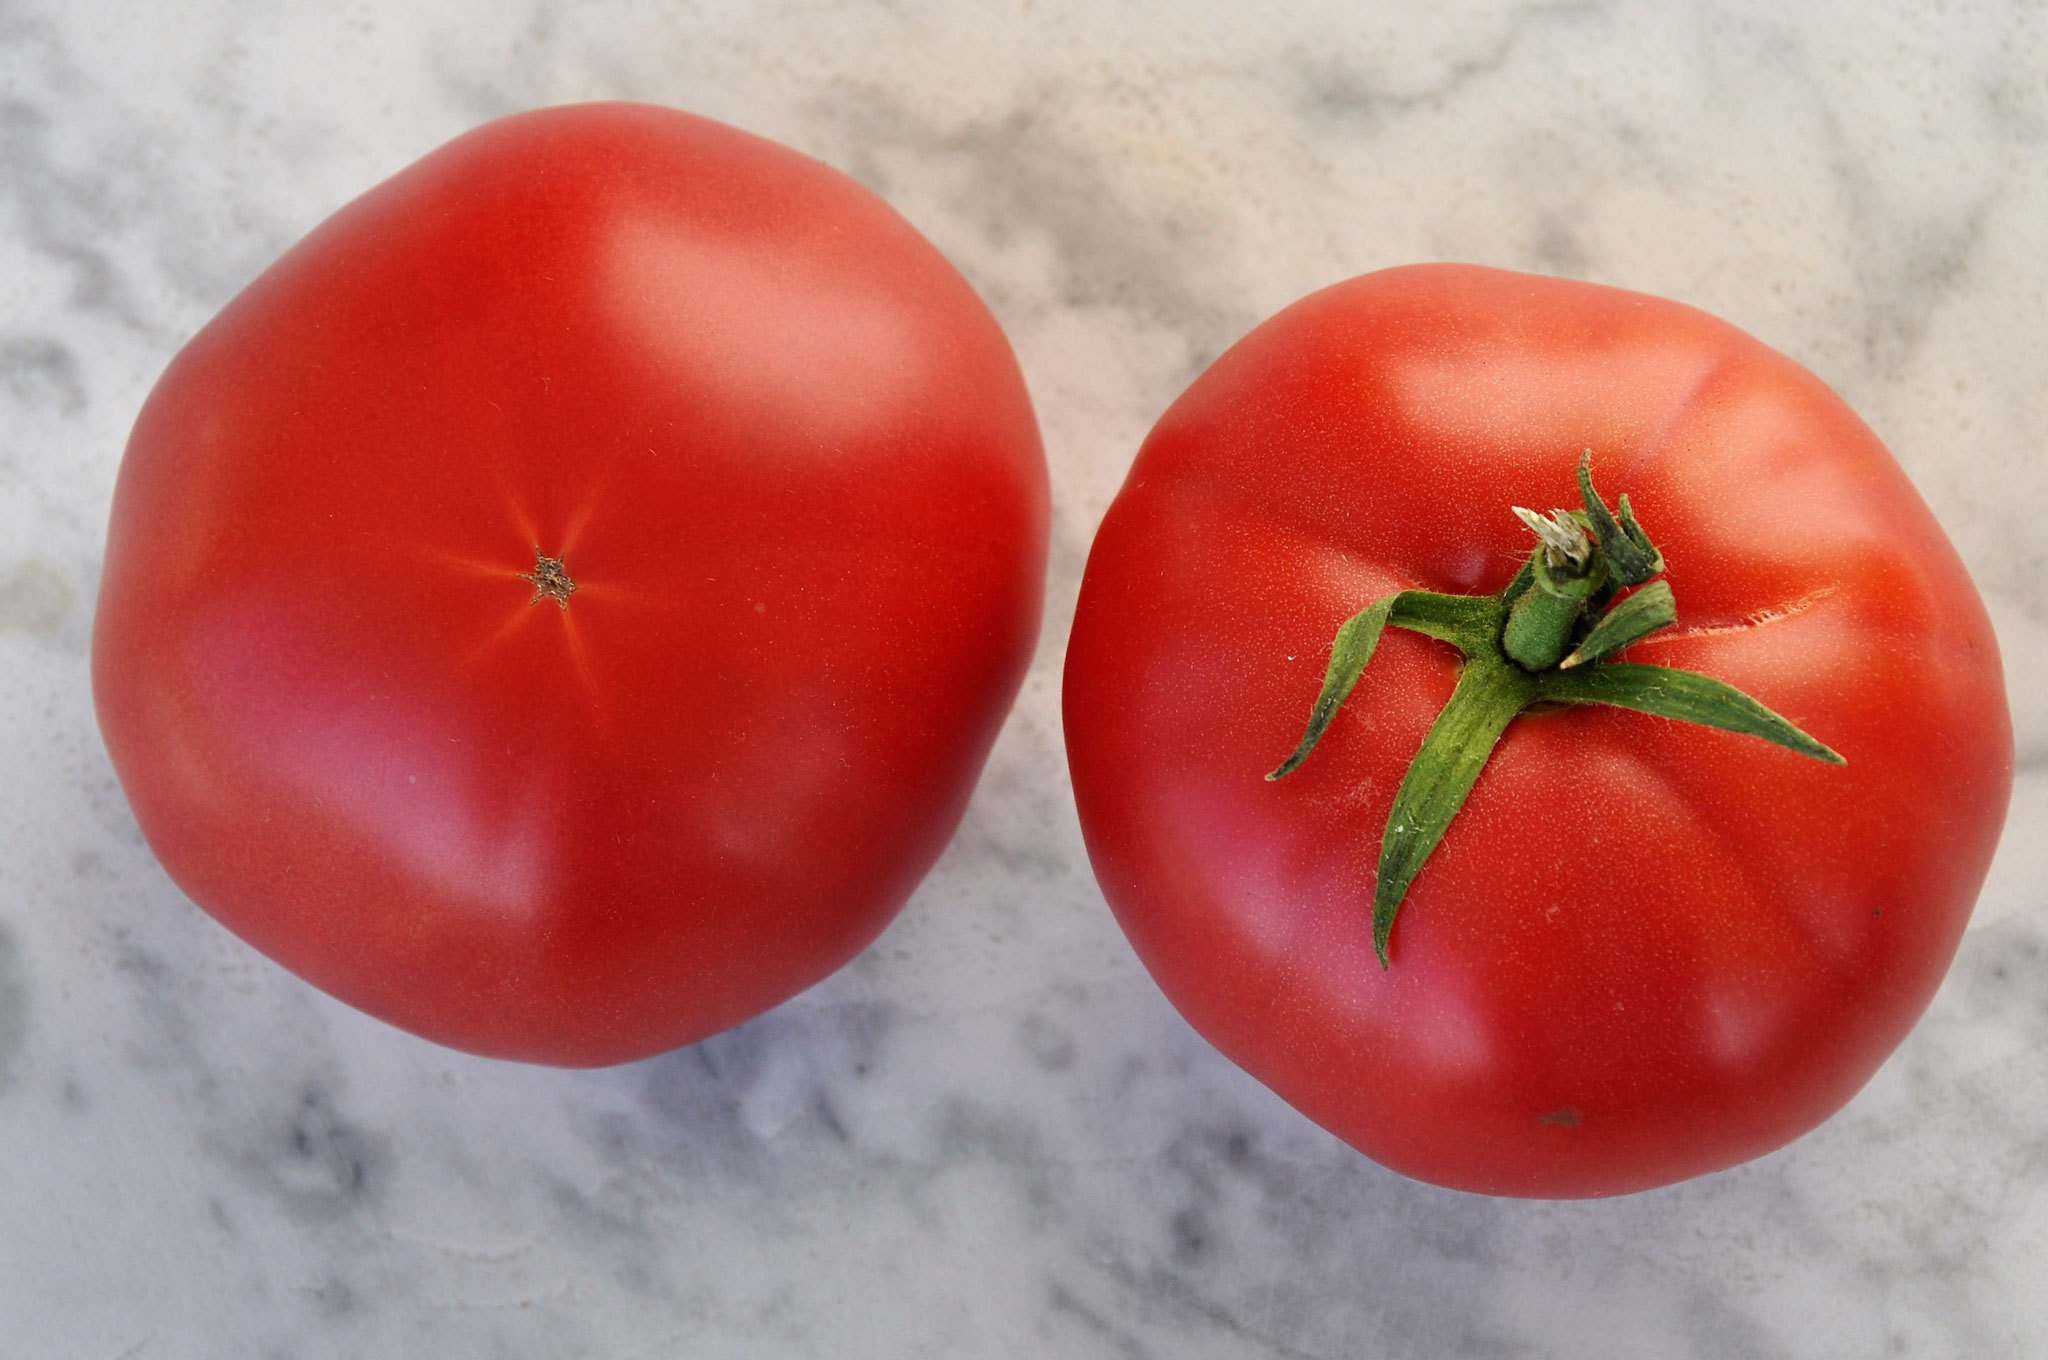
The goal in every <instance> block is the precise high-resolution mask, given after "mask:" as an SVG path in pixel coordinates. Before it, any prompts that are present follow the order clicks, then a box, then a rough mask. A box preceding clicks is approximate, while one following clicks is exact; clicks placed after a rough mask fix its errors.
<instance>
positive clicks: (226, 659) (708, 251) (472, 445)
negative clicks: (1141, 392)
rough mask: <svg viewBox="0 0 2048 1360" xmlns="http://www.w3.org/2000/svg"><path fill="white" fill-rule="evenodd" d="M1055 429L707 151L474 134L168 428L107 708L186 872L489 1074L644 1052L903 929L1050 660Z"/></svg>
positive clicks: (730, 139) (108, 613)
mask: <svg viewBox="0 0 2048 1360" xmlns="http://www.w3.org/2000/svg"><path fill="white" fill-rule="evenodd" d="M1047 518H1048V505H1047V486H1046V473H1045V465H1044V460H1043V456H1042V454H1041V452H1040V448H1039V442H1038V433H1037V427H1036V424H1035V422H1034V419H1033V416H1032V412H1031V407H1030V404H1029V400H1028V398H1027V396H1026V393H1025V390H1024V386H1023V382H1022V379H1021V376H1020V374H1019V372H1018V370H1017V366H1016V363H1015V360H1014V358H1013V357H1012V355H1011V352H1010V350H1009V347H1008V345H1007V343H1006V342H1005V340H1004V339H1003V337H1002V335H1001V333H1000V331H999V329H998V328H997V326H996V324H995V322H994V320H993V319H992V318H991V317H990V315H989V314H988V312H987V310H986V309H985V308H984V307H983V306H982V304H981V303H980V301H979V300H978V299H977V298H976V297H975V296H974V294H973V292H972V291H971V290H970V289H969V288H968V286H967V284H966V283H965V282H964V281H963V280H962V279H961V278H960V277H959V275H958V274H957V273H956V272H955V271H954V270H953V269H952V268H951V267H950V266H948V265H947V264H946V262H945V261H944V260H943V259H942V258H941V257H940V256H939V255H938V253H937V252H936V251H935V250H933V249H932V247H931V246H930V245H929V244H928V243H927V242H926V241H924V239H923V238H922V237H920V236H919V235H918V234H917V233H916V232H915V231H914V230H913V229H912V228H911V227H910V226H908V225H907V224H906V223H905V222H904V221H903V220H902V219H901V218H900V217H898V216H897V215H896V214H895V213H894V212H892V211H891V210H890V209H889V208H888V207H887V206H885V205H884V204H883V203H882V202H881V201H880V200H879V199H878V198H876V197H875V196H874V195H873V194H871V193H869V192H868V191H867V190H865V189H863V188H861V187H860V186H859V185H857V184H855V183H854V182H853V181H851V180H849V179H847V178H845V177H844V176H842V175H840V174H838V173H836V172H834V171H832V170H830V169H828V168H827V167H825V166H823V165H821V164H819V163H818V162H816V161H813V160H811V159H809V158H808V157H805V156H801V155H799V154H797V153H795V152H793V151H790V150H788V149H786V148H783V147H780V146H776V145H774V144H772V143H769V142H766V141H763V140H760V139H758V138H755V137H752V136H749V135H747V134H745V133H742V132H739V131H736V130H734V129H731V128H728V127H724V126H721V125H719V124H716V123H712V122H708V121H706V120H703V119H699V118H694V117H691V116H688V115H685V114H681V113H677V112H673V111H669V110H662V109H656V108H649V107H643V106H632V105H587V106H579V107H569V108H561V109H553V110H547V111H542V112H537V113H531V114H523V115H519V116H516V117H512V118H507V119H503V120H501V121H499V122H496V123H492V124H489V125H486V126H485V127H483V128H480V129H478V130H476V131H474V132H472V133H470V134H468V135H467V136H464V137H462V138H459V139H458V140H456V141H455V142H453V143H451V144H449V145H448V146H446V147H444V148H442V149H441V150H439V151H437V152H435V153H434V154H432V155H431V156H429V157H427V158H426V159H425V160H423V161H421V162H419V163H418V164H416V165H414V166H412V167H411V168H409V169H407V170H405V171H404V172H402V173H400V174H399V175H398V176H396V177H395V178H393V179H391V180H389V181H388V182H386V183H384V184H382V185H380V186H379V187H377V188H376V189H374V190H372V191H371V192H370V193H368V194H366V195H365V196H364V197H362V198H361V199H359V200H357V201H356V202H354V203H352V204H350V205H349V206H347V207H346V208H344V209H343V210H342V211H340V212H339V213H337V214H336V215H335V216H334V217H333V218H332V219H330V220H329V221H327V222H326V223H324V224H323V225H321V226H320V227H319V228H318V229H317V230H315V231H314V232H313V233H312V234H311V235H310V236H308V237H307V238H306V239H305V240H304V241H303V242H301V243H300V244H299V245H298V246H296V247H295V248H294V249H293V250H291V251H290V252H289V253H288V254H287V255H285V256H284V257H283V258H282V259H281V260H279V261H278V263H277V264H276V265H274V266H273V267H272V268H271V269H270V270H269V271H267V272H266V273H265V274H263V275H262V276H261V277H260V278H258V279H257V280H256V281H255V282H254V283H253V284H251V285H250V287H249V288H248V289H247V290H246V291H245V292H243V293H242V294H241V295H240V296H239V297H237V298H236V299H235V300H234V301H233V302H232V303H230V304H229V306H228V307H227V308H226V309H225V310H224V311H223V312H222V313H221V314H220V316H219V317H217V318H216V319H215V320H214V321H213V322H212V323H210V324H209V325H208V326H207V327H206V328H205V329H204V330H202V331H201V332H200V333H199V334H198V335H197V336H196V337H195V338H194V339H193V340H192V342H191V343H190V345H188V346H187V347H186V348H185V350H184V351H183V352H182V353H180V354H179V356H178V357H177V359H176V360H175V361H174V362H173V363H172V365H171V367H170V368H169V370H168V371H167V372H166V373H165V375H164V377H163V379H162V380H161V382H160V383H159V384H158V386H157V388H156V390H155V391H154V393H153V394H152V395H151V397H150V399H149V401H148V403H147V405H146V406H145V408H144V410H143V412H142V415H141V417H140V419H139V420H138V422H137V425H136V428H135V432H134V435H133V437H132V439H131V442H130V444H129V447H128V452H127V456H126V459H125V461H124V462H123V465H122V469H121V474H120V479H119V483H118V486H117V489H116V492H115V498H114V508H113V517H112V524H111V527H110V530H109V533H108V544H107V560H106V570H105V576H104V581H103V585H102V589H101V597H100V608H99V614H98V617H97V621H96V625H95V633H94V639H93V676H94V686H95V694H96V699H97V704H98V709H99V714H100V720H101V726H102V729H103V732H104V734H105V737H106V741H107V747H108V750H109V752H110V754H111V756H112V758H113V761H114V765H115V769H116V771H117V772H118V774H119V776H120V778H121V781H122V784H123V786H124V788H125V789H126V790H127V792H128V795H129V797H130V800H131V801H132V803H133V805H134V808H135V812H136V816H137V819H138V820H139V822H140V823H141V826H142V829H143V831H144V833H145V835H146V836H147V838H148V840H149V842H150V844H151V846H152V847H153V848H154V849H155V850H156V852H157V854H158V855H159V856H160V858H161V859H162V861H163V863H164V865H165V867H166V869H167V870H168V871H169V872H170V874H171V876H172V877H173V878H174V879H175V880H176V881H177V882H178V883H179V884H180V885H181V886H182V887H184V888H185V889H186V891H187V892H189V893H190V894H191V896H192V897H193V898H194V899H195V900H196V901H198V902H199V903H200V904H201V905H202V906H204V907H205V908H206V909H207V910H208V911H210V912H211V913H213V914H214V915H215V916H216V917H218V918H219V919H220V920H221V921H222V922H223V923H225V924H226V925H227V926H228V927H229V928H230V929H232V930H234V931H235V932H236V933H237V934H239V935H241V936H243V937H244V938H245V939H247V940H248V941H249V942H251V943H252V944H254V945H255V946H256V947H257V948H259V949H261V950H262V951H264V952H265V953H267V954H269V955H270V956H272V957H273V958H275V959H277V960H278V961H279V962H281V963H283V964H284V965H285V966H286V967H288V968H291V969H292V970H294V971H295V972H297V973H299V974H301V975H302V976H304V977H306V978H307V979H309V980H311V981H312V982H314V983H316V984H317V985H319V986H321V987H323V988H325V989H326V990H328V991H330V992H332V993H333V994H334V995H336V996H338V997H340V998H342V999H343V1000H345V1001H348V1002H351V1003H353V1004H355V1005H357V1006H359V1007H361V1008H363V1009H365V1010H367V1011H370V1012H372V1013H373V1014H376V1015H379V1016H381V1017H383V1018H384V1019H386V1020H389V1021H391V1022H393V1023H395V1024H398V1025H401V1026H403V1027H405V1028H407V1029H409V1030H412V1031H415V1032H417V1033H419V1034H422V1035H426V1036H428V1037H429V1038H433V1039H436V1040H439V1041H441V1042H443V1043H446V1044H450V1045H453V1046H455V1047H458V1048H463V1049H468V1050H471V1051H474V1052H478V1053H485V1054H493V1055H499V1056H504V1057H512V1058H521V1059H528V1060H533V1061H540V1062H549V1063H559V1064H568V1065H587V1064H601V1063H610V1062H618V1061H622V1060H626V1059H630V1058H635V1057H640V1056H644V1055H647V1054H650V1053H655V1052H659V1051H661V1050H664V1049H668V1048H671V1047H674V1046H676V1045H680V1044H684V1043H688V1042H690V1041H692V1040H695V1039H698V1038H700V1037H703V1036H704V1035H706V1034H710V1033H713V1032H715V1031H717V1030H720V1029H723V1028H725V1027H727V1026H730V1025H732V1024H734V1023H736V1022H738V1021H740V1020H742V1019H744V1018H746V1017H747V1016H749V1015H751V1014H754V1013H755V1012H758V1011H760V1010H762V1009H764V1008H766V1007H768V1006H770V1005H773V1004H775V1003H776V1002H778V1001H781V1000H783V999H784V998H786V997H788V996H790V995H792V994H793V993H795V992H796V991H798V990H799V989H801V988H803V987H805V986H807V985H809V984H810V983H813V982H815V981H817V980H818V979H819V978H821V977H823V976H824V975H826V974H827V973H829V972H830V971H832V970H833V969H835V968H837V967H838V966H839V965H840V964H842V963H844V962H845V961H846V960H847V959H849V958H850V957H851V956H852V955H853V954H854V953H856V952H857V951H858V950H859V949H860V948H861V947H862V946H863V945H864V944H865V943H867V942H868V941H869V940H870V939H872V938H873V936H874V935H875V934H876V933H877V932H878V931H880V929H881V928H882V926H883V925H884V924H886V923H887V921H888V920H889V919H890V917H891V916H892V915H893V914H894V912H895V911H896V910H897V909H898V907H899V906H900V905H901V904H902V902H903V901H904V900H905V898H906V897H907V896H908V894H909V893H910V891H911V889H912V888H913V887H914V886H915V885H916V883H917V882H918V880H919V879H920V878H921V877H922V876H923V874H924V873H925V871H926V870H927V869H928V868H929V867H930V865H931V863H932V861H933V860H934V858H935V857H936V856H937V855H938V853H939V851H940V849H941V848H942V847H943V845H944V843H945V841H946V839H947V838H948V836H949V835H950V834H951V832H952V829H953V827H954V826H955V825H956V823H957V821H958V819H959V817H960V815H961V812H962V810H963V808H964V806H965V803H966V800H967V797H968V794H969V792H970V790H971V787H972V785H973V782H974V779H975V777H976V775H977V773H978V771H979V769H980V766H981V763H982V761H983V760H984V758H985V757H986V755H987V752H988V749H989V746H990V744H991V742H992V741H993V740H994V737H995V733H996V730H997V728H998V726H999V725H1000V723H1001V722H1002V719H1003V717H1004V715H1005V714H1006V712H1007V711H1008V708H1009V704H1010V702H1011V700H1012V699H1013V698H1014V696H1015V693H1016V688H1017V686H1018V684H1019V683H1020V682H1021V679H1022V675H1023V671H1024V667H1025V665H1026V664H1027V662H1028V659H1029V655H1030V652H1031V649H1032V646H1033V642H1034V639H1035V636H1036V632H1037V625H1038V618H1039V610H1040V599H1041V590H1042V575H1043V565H1044V553H1045V539H1046V532H1047Z"/></svg>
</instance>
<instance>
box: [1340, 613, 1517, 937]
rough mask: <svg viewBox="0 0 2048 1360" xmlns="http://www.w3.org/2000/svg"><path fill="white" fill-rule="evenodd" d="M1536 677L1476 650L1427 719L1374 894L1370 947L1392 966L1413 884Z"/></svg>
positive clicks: (1399, 794)
mask: <svg viewBox="0 0 2048 1360" xmlns="http://www.w3.org/2000/svg"><path fill="white" fill-rule="evenodd" d="M1536 686H1537V678H1536V677H1535V676H1532V675H1530V674H1529V673H1528V672H1527V671H1524V670H1522V669H1521V668H1520V667H1519V666H1516V665H1513V664H1510V663H1509V662H1507V661H1504V660H1503V659H1501V658H1500V657H1499V656H1498V655H1495V656H1488V655H1486V654H1485V653H1483V652H1475V653H1474V654H1473V655H1472V658H1471V660H1469V661H1467V662H1466V663H1465V669H1464V671H1463V672H1462V673H1461V674H1460V675H1459V676H1458V687H1457V688H1456V689H1454V690H1453V691H1451V698H1450V702H1448V703H1446V704H1445V705H1444V707H1443V711H1442V712H1441V713H1439V714H1437V716H1436V721H1435V722H1434V723H1432V724H1430V728H1429V734H1428V735H1427V736H1425V737H1424V738H1423V739H1422V749H1421V750H1419V751H1417V752H1416V753H1415V759H1414V761H1413V762H1412V763H1411V764H1410V765H1409V766H1408V773H1407V774H1405V775H1403V776H1402V778H1401V787H1400V788H1399V789H1398V790H1397V791H1396V792H1395V794H1394V806H1393V807H1392V809H1391V810H1389V812H1388V813H1387V829H1386V834H1385V835H1384V836H1383V837H1381V839H1380V863H1379V881H1378V883H1377V885H1376V886H1375V887H1374V890H1373V898H1372V945H1373V950H1374V952H1375V953H1377V954H1378V955H1379V959H1380V967H1381V968H1385V967H1387V940H1388V938H1389V937H1390V936H1391V935H1392V934H1393V931H1394V916H1395V914H1396V913H1397V912H1399V911H1400V909H1401V900H1402V899H1403V898H1404V897H1406V896H1407V895H1408V885H1409V884H1410V883H1412V882H1414V880H1415V875H1416V874H1417V873H1418V872H1419V871H1420V870H1421V868H1422V865H1423V862H1424V861H1425V860H1427V859H1428V858H1429V856H1430V852H1431V851H1433V850H1435V849H1436V847H1437V843H1438V842H1439V841H1441V840H1442V839H1443V838H1444V830H1445V828H1447V827H1449V826H1450V824H1451V819H1452V818H1453V817H1455V816H1457V815H1458V809H1459V808H1461V807H1463V806H1464V805H1465V797H1466V795H1467V794H1469V793H1471V792H1472V785H1473V784H1474V783H1476V782H1477V781H1478V779H1479V772H1480V771H1481V770H1483V769H1485V768H1486V761H1487V758H1488V757H1490V756H1491V755H1492V754H1493V748H1494V744H1495V743H1496V742H1498V741H1499V740H1500V735H1501V733H1503V732H1505V731H1506V730H1507V726H1508V724H1509V723H1511V722H1513V721H1514V719H1515V715H1516V714H1517V713H1520V712H1521V711H1522V710H1523V709H1524V708H1526V707H1528V705H1529V703H1530V702H1531V701H1532V700H1533V699H1534V698H1535V696H1536Z"/></svg>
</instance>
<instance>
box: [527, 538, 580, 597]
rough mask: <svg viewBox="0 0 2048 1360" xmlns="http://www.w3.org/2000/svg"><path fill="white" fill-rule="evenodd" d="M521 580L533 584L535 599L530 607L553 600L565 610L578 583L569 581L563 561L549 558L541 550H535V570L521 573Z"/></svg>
mask: <svg viewBox="0 0 2048 1360" xmlns="http://www.w3.org/2000/svg"><path fill="white" fill-rule="evenodd" d="M519 579H520V580H522V581H531V582H533V598H532V599H530V600H528V601H527V602H526V603H527V604H528V605H536V604H539V603H540V602H541V601H542V600H553V601H554V602H555V603H556V604H557V605H559V606H560V607H561V608H563V609H565V610H566V609H567V608H568V607H569V597H570V596H571V595H574V594H575V593H576V583H575V582H574V581H572V580H570V579H569V573H568V571H567V570H565V569H564V568H563V566H562V559H561V558H559V557H549V556H548V555H547V554H546V553H544V552H542V551H541V550H540V549H539V548H535V549H534V550H533V570H532V571H531V572H524V571H522V572H520V573H519Z"/></svg>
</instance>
